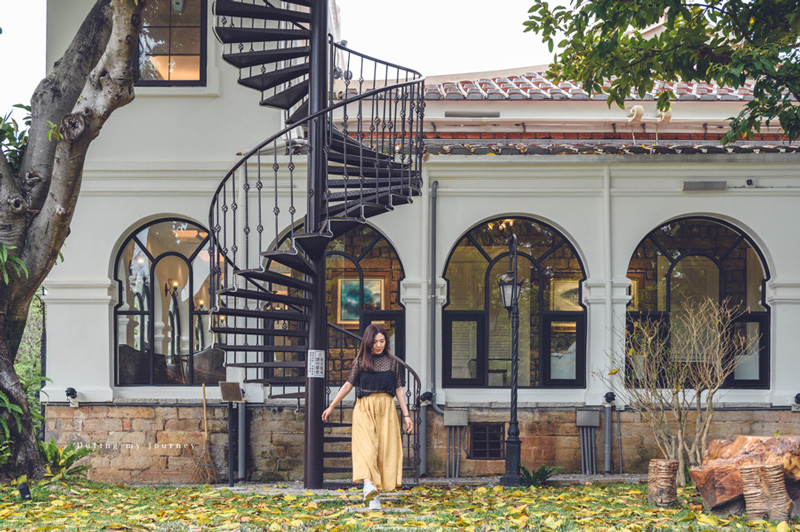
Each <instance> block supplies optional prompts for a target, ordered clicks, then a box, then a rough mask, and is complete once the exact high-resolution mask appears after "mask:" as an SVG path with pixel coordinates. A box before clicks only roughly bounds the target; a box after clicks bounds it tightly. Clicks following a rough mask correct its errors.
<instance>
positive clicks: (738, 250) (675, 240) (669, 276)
mask: <svg viewBox="0 0 800 532" xmlns="http://www.w3.org/2000/svg"><path fill="white" fill-rule="evenodd" d="M628 278H629V279H630V280H631V301H630V303H629V304H628V319H629V320H637V319H642V318H644V317H645V316H646V317H648V319H651V320H660V321H663V322H664V323H665V324H666V323H672V324H675V323H679V320H676V319H675V317H676V316H677V315H678V314H679V313H682V312H685V311H686V309H687V308H690V307H691V306H692V305H695V304H697V303H698V302H699V301H701V300H703V299H704V298H710V299H712V300H714V301H718V302H719V301H723V300H725V299H727V300H728V301H729V302H730V304H732V305H738V306H741V307H742V308H746V309H748V312H747V313H745V314H744V315H743V316H741V317H740V318H739V319H738V322H739V323H738V324H737V328H738V329H737V332H740V333H741V334H747V335H748V336H750V337H751V338H755V337H759V338H760V348H759V349H758V351H757V352H753V353H750V354H748V355H747V356H745V357H744V359H743V360H742V361H741V365H740V366H739V367H738V369H737V370H736V372H735V373H734V376H733V379H732V382H731V383H730V384H731V385H733V386H749V387H759V388H763V387H766V386H767V383H768V374H767V373H768V365H767V363H768V358H767V352H768V349H767V346H768V341H767V340H768V338H767V335H768V332H769V311H768V308H767V305H766V303H765V302H764V294H763V290H762V288H763V286H764V284H765V283H766V280H767V279H768V275H767V271H766V268H765V266H764V264H763V261H762V260H761V255H760V253H759V252H758V250H757V248H756V247H755V244H754V243H753V242H752V240H751V239H750V238H749V237H748V236H747V235H746V234H744V233H742V232H741V231H739V230H737V229H735V228H733V227H731V226H729V225H728V224H725V223H723V222H720V221H717V220H711V219H707V218H684V219H679V220H673V221H671V222H669V223H666V224H664V225H662V226H661V227H659V228H657V229H655V230H654V231H652V232H651V233H650V234H649V235H647V236H646V237H645V238H644V239H643V240H642V241H641V243H639V246H638V247H637V248H636V251H634V253H633V257H631V260H630V263H629V265H628Z"/></svg>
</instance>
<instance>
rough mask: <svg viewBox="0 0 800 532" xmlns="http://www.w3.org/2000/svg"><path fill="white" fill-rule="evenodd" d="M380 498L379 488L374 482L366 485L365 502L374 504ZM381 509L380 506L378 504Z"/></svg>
mask: <svg viewBox="0 0 800 532" xmlns="http://www.w3.org/2000/svg"><path fill="white" fill-rule="evenodd" d="M377 496H378V488H376V487H375V484H373V483H372V482H367V483H366V484H364V502H372V501H373V500H374V499H375V498H376V497H377ZM378 507H379V508H380V504H378Z"/></svg>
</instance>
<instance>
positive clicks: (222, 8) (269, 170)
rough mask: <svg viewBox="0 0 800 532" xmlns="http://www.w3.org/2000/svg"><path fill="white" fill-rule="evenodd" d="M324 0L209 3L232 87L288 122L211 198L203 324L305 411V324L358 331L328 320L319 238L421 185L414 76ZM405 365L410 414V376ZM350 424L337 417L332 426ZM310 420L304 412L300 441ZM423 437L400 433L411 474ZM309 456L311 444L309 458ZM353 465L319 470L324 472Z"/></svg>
mask: <svg viewBox="0 0 800 532" xmlns="http://www.w3.org/2000/svg"><path fill="white" fill-rule="evenodd" d="M326 2H327V0H284V1H283V2H282V3H280V4H278V2H275V4H276V5H273V3H270V2H269V1H267V0H242V1H238V0H216V1H215V3H214V6H213V15H214V32H215V34H216V36H217V38H218V39H219V40H220V41H221V42H222V43H223V56H222V57H223V59H224V60H225V61H226V62H228V63H230V64H231V65H233V66H235V67H237V68H238V69H239V80H238V82H239V83H240V84H241V85H244V86H246V87H249V88H251V89H254V90H256V91H258V92H259V93H260V104H261V105H262V106H265V107H271V108H277V109H281V110H283V111H284V112H285V124H286V127H285V128H283V129H282V130H281V131H278V132H277V133H275V134H274V135H272V136H270V137H269V138H267V139H266V140H264V141H262V142H260V143H259V144H258V145H256V146H255V147H254V148H253V149H252V150H250V151H249V152H248V153H246V154H245V155H244V156H243V157H242V158H241V159H240V160H239V161H238V162H237V163H236V164H235V165H234V166H233V168H231V170H230V171H229V172H228V173H227V174H226V175H225V177H224V179H223V180H222V182H221V183H220V185H219V187H218V188H217V190H216V192H215V195H214V198H213V200H212V203H211V209H210V213H209V227H210V230H211V250H210V252H209V263H210V274H211V292H212V294H211V296H212V301H214V302H215V306H214V308H213V310H212V315H211V330H212V331H213V332H214V333H215V345H216V347H217V348H219V349H222V350H224V351H225V352H226V365H227V367H233V368H240V371H241V372H242V374H243V376H244V378H243V381H244V382H256V383H261V384H263V385H265V386H268V387H269V390H270V394H269V395H270V397H271V398H273V399H297V401H298V405H299V402H300V401H301V400H303V399H305V400H306V413H307V417H309V416H311V415H312V413H311V409H310V407H309V404H310V397H311V396H310V395H309V394H310V393H311V392H310V389H309V388H308V387H307V379H306V377H307V375H306V371H307V364H308V361H307V355H308V353H309V349H310V348H315V349H325V350H327V339H326V340H325V341H324V343H325V346H320V345H316V346H314V345H312V344H314V343H315V342H316V343H317V344H319V343H320V342H321V340H319V337H320V335H319V334H316V335H315V333H313V331H312V329H313V328H314V327H319V326H318V325H316V326H314V325H313V323H314V321H315V320H317V321H319V319H320V316H322V318H323V319H324V320H325V324H323V327H324V325H328V327H329V328H332V329H331V330H333V329H339V330H338V331H336V332H335V334H337V335H341V334H345V333H346V334H348V335H350V336H354V335H353V334H352V333H351V332H347V331H346V332H345V333H342V331H341V329H340V328H337V327H335V326H333V325H332V324H327V318H326V316H327V314H326V310H325V305H326V297H325V293H326V292H325V286H324V285H325V250H326V248H327V246H328V243H329V242H330V241H331V240H332V239H334V238H336V237H337V236H340V235H342V234H344V233H345V232H346V231H348V230H349V229H352V228H353V227H356V226H358V225H359V224H363V223H365V222H366V220H367V219H368V218H371V217H373V216H377V215H379V214H383V213H386V212H389V211H392V210H394V208H396V207H398V206H400V205H404V204H407V203H410V202H411V201H412V198H413V197H414V196H418V195H419V194H420V189H421V186H422V181H421V162H422V149H423V148H422V119H423V116H424V112H423V111H424V100H423V97H422V94H423V78H422V76H421V75H420V74H419V73H418V72H415V71H413V70H409V69H406V68H403V67H400V66H398V65H394V64H392V63H387V62H385V61H380V60H378V59H375V58H373V57H370V56H367V55H364V54H360V53H357V52H354V51H352V50H349V49H347V48H345V47H344V46H341V45H340V44H337V43H335V42H333V39H332V38H331V37H330V36H329V35H327V5H326ZM315 316H316V318H315ZM323 336H324V335H323ZM314 338H317V339H316V340H314ZM351 340H352V339H351ZM326 358H327V357H326ZM326 366H327V368H326V369H327V371H326V373H327V374H328V383H327V386H328V389H329V391H328V393H330V389H331V385H332V384H336V383H335V382H331V380H330V375H331V373H332V371H331V369H332V368H331V361H330V360H326ZM341 370H342V368H338V371H339V372H340V374H341ZM406 371H407V372H408V378H407V382H409V385H410V386H409V390H408V391H407V395H408V396H409V404H410V406H411V407H412V410H414V412H415V413H416V406H415V405H416V398H417V397H418V395H419V379H418V377H416V374H415V373H414V372H413V370H411V369H410V368H408V367H407V366H406ZM414 379H416V381H414ZM308 382H309V383H310V382H311V379H309V380H308ZM309 386H311V384H309ZM334 391H335V390H334ZM345 426H347V423H345V419H344V416H340V420H339V422H337V423H332V424H330V425H329V428H337V427H345ZM308 427H309V425H308V421H307V425H306V430H307V434H306V445H307V447H308V446H309V445H312V444H313V442H310V441H309V434H308V430H309V429H308ZM326 439H327V441H326V443H325V446H326V450H325V451H324V455H325V457H326V458H334V459H341V458H343V457H344V456H345V454H344V453H343V452H342V451H337V450H327V449H328V448H329V444H331V445H335V444H336V443H337V442H340V441H343V440H344V439H346V438H345V437H343V436H341V435H328V436H326ZM418 447H419V442H418V439H417V437H416V431H415V435H414V437H413V440H410V441H409V443H408V448H409V450H410V451H412V452H413V454H414V457H415V458H412V459H411V460H410V461H409V464H410V465H409V468H410V469H412V470H413V472H414V474H415V475H414V476H415V478H416V471H417V468H418V457H417V452H418ZM308 457H309V455H308V451H307V454H306V468H308V467H310V466H309V463H308V462H309V459H308ZM348 470H349V468H347V467H343V466H341V465H339V466H326V467H324V473H325V474H328V473H337V472H339V473H342V472H344V471H348ZM307 478H308V475H307ZM307 484H308V483H307ZM308 487H318V486H308Z"/></svg>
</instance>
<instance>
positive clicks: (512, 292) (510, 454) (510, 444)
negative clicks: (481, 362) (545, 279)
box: [497, 234, 522, 486]
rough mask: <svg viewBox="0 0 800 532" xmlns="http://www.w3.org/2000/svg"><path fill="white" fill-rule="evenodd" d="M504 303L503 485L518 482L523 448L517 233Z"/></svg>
mask: <svg viewBox="0 0 800 532" xmlns="http://www.w3.org/2000/svg"><path fill="white" fill-rule="evenodd" d="M497 284H498V285H499V286H500V296H501V297H502V299H503V307H505V309H506V310H508V312H509V314H510V315H511V421H509V423H508V438H507V439H506V474H505V475H503V476H502V477H501V478H500V484H502V485H503V486H519V485H520V476H519V466H520V450H521V447H522V442H521V441H520V439H519V424H518V423H517V367H518V362H519V361H518V359H519V305H518V302H519V294H520V289H521V288H522V283H521V282H520V281H519V279H518V278H517V235H514V234H512V235H511V242H510V243H509V245H508V273H506V274H503V275H502V276H501V277H500V279H499V280H498V281H497Z"/></svg>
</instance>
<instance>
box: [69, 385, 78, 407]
mask: <svg viewBox="0 0 800 532" xmlns="http://www.w3.org/2000/svg"><path fill="white" fill-rule="evenodd" d="M66 394H67V399H69V406H71V407H73V408H77V407H78V406H79V403H78V390H76V389H75V388H73V387H71V386H70V387H69V388H67V391H66Z"/></svg>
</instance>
